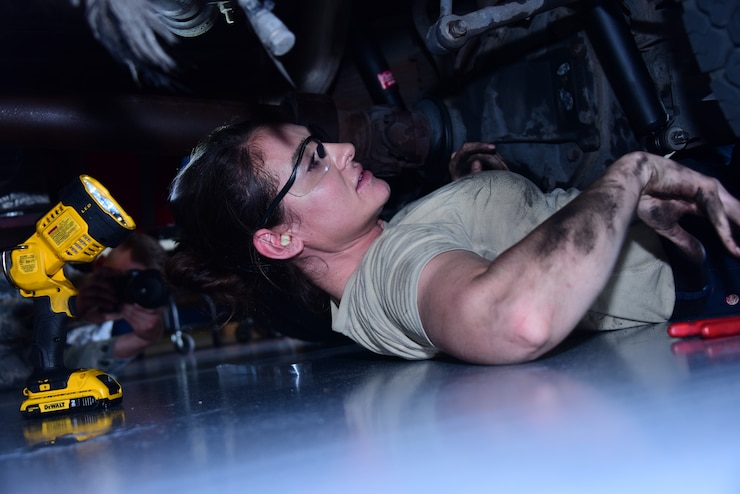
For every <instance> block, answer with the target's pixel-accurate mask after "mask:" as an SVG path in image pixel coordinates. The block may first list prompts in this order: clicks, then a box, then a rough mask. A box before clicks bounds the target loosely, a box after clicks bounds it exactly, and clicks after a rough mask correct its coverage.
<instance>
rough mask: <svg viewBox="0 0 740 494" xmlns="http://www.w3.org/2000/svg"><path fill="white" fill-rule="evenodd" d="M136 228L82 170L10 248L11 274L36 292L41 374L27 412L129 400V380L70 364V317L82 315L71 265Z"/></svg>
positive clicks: (36, 373) (35, 347) (36, 366)
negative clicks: (68, 272)
mask: <svg viewBox="0 0 740 494" xmlns="http://www.w3.org/2000/svg"><path fill="white" fill-rule="evenodd" d="M135 228H136V224H135V223H134V221H133V219H132V218H131V217H130V216H129V215H128V214H127V213H126V212H125V211H124V210H123V208H121V206H119V205H118V203H117V202H116V201H115V200H114V199H113V198H112V197H111V195H110V193H109V192H108V190H107V189H106V188H105V187H103V186H102V185H101V184H100V183H99V182H98V181H97V180H95V179H94V178H92V177H90V176H88V175H81V176H79V177H78V179H77V180H74V181H72V182H71V183H70V184H68V185H67V186H65V187H64V188H63V189H62V190H61V191H60V193H59V202H58V203H57V204H56V206H54V207H53V208H52V209H51V210H50V211H49V212H48V213H47V214H46V215H45V216H43V217H42V218H41V219H39V220H38V222H37V223H36V231H35V233H34V234H33V235H31V237H30V238H29V239H28V240H26V241H25V242H24V243H22V244H20V245H18V246H16V247H14V248H12V249H9V250H7V251H4V252H3V256H2V265H3V272H4V273H5V276H6V278H7V279H8V281H9V282H10V283H11V284H12V285H13V286H15V287H16V288H17V289H18V290H19V291H20V294H21V295H22V296H23V297H26V298H33V307H34V325H33V342H32V346H31V363H32V365H33V373H32V375H31V377H30V378H29V380H28V382H27V384H26V388H25V389H24V390H23V394H24V395H25V397H26V399H25V400H24V401H23V403H22V404H21V413H23V414H24V415H25V416H38V415H45V414H51V413H60V412H70V411H76V410H90V409H93V408H98V407H108V406H110V405H112V404H116V403H118V402H120V401H121V398H122V396H123V394H122V390H121V385H120V384H119V383H118V382H117V381H116V380H115V379H114V378H113V377H111V376H109V375H108V374H106V373H104V372H102V371H100V370H97V369H79V370H74V371H71V370H69V369H67V368H66V367H65V365H64V348H65V346H66V336H67V328H66V322H67V318H68V317H75V315H76V314H75V298H76V296H77V289H76V288H75V287H74V285H73V284H72V283H71V282H70V281H69V280H68V279H67V277H66V276H65V274H64V270H63V267H64V265H65V264H66V263H68V262H83V263H89V262H92V261H94V260H95V258H96V257H97V256H98V255H99V254H100V253H101V252H103V250H105V249H106V248H107V247H116V246H118V245H119V244H120V243H121V242H122V241H123V240H124V239H125V238H126V236H127V235H128V234H129V233H130V232H131V231H133V230H134V229H135Z"/></svg>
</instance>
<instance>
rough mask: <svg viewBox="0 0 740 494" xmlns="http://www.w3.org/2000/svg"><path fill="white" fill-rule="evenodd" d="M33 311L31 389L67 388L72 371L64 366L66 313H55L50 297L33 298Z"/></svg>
mask: <svg viewBox="0 0 740 494" xmlns="http://www.w3.org/2000/svg"><path fill="white" fill-rule="evenodd" d="M33 310H34V321H33V340H32V343H31V364H32V365H33V374H32V375H31V378H30V379H29V381H28V387H29V389H31V391H35V390H36V389H35V388H38V387H39V386H40V385H41V384H48V385H49V386H50V389H60V388H64V387H66V383H67V378H68V377H69V371H68V370H67V368H66V367H65V366H64V348H65V346H66V344H67V341H66V340H67V326H66V322H67V314H65V313H64V312H61V313H57V312H54V311H53V310H52V309H51V300H50V298H49V297H38V298H34V299H33Z"/></svg>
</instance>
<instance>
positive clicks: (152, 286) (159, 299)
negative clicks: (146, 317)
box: [108, 269, 170, 309]
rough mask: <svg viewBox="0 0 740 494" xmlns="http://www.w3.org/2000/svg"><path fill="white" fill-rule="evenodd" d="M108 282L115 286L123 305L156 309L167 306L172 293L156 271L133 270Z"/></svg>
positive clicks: (115, 291) (117, 295)
mask: <svg viewBox="0 0 740 494" xmlns="http://www.w3.org/2000/svg"><path fill="white" fill-rule="evenodd" d="M108 281H109V282H110V284H111V285H113V289H114V293H115V294H116V297H117V298H118V300H120V301H121V302H123V303H129V304H137V305H140V306H141V307H145V308H147V309H154V308H155V307H162V306H164V305H166V304H167V301H168V300H169V295H170V291H169V289H168V288H167V284H166V283H165V281H164V279H163V278H162V275H161V273H160V272H159V271H158V270H156V269H132V270H130V271H126V273H125V274H122V275H120V276H116V277H113V278H109V279H108Z"/></svg>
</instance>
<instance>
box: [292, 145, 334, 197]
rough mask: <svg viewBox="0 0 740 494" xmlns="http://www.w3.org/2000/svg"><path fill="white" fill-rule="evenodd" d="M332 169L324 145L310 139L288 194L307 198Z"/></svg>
mask: <svg viewBox="0 0 740 494" xmlns="http://www.w3.org/2000/svg"><path fill="white" fill-rule="evenodd" d="M330 167H331V162H330V160H329V159H328V158H327V157H326V150H325V149H324V145H323V144H322V143H321V141H319V140H318V139H316V138H315V137H313V136H312V137H309V139H308V142H306V147H305V149H304V150H303V156H301V162H300V165H298V170H297V172H296V179H295V183H294V184H293V186H292V187H291V188H290V190H289V191H288V193H289V194H291V195H293V196H298V197H301V196H305V195H306V194H308V193H309V192H311V191H312V190H313V189H314V187H316V186H317V185H318V184H319V182H321V180H322V179H323V178H324V177H325V176H326V174H327V173H328V172H329V168H330Z"/></svg>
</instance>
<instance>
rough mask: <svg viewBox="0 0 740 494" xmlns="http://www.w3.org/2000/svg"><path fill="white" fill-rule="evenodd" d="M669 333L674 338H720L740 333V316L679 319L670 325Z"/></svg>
mask: <svg viewBox="0 0 740 494" xmlns="http://www.w3.org/2000/svg"><path fill="white" fill-rule="evenodd" d="M668 334H669V335H670V336H672V337H674V338H686V337H689V336H701V337H702V338H719V337H721V336H732V335H737V334H740V316H729V317H714V318H711V319H697V320H695V321H677V322H674V323H671V324H670V325H669V326H668Z"/></svg>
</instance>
